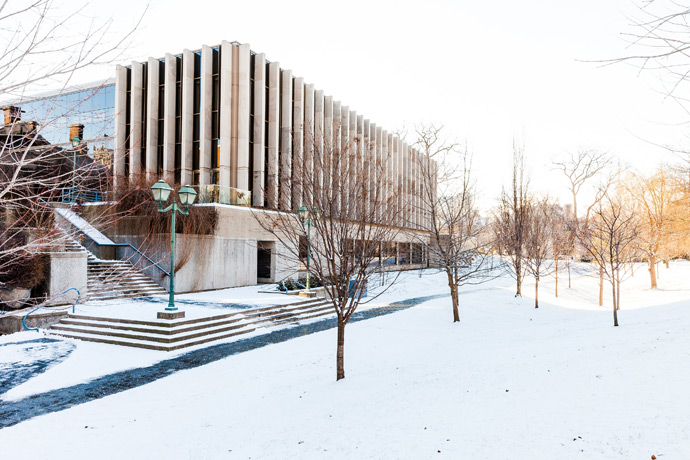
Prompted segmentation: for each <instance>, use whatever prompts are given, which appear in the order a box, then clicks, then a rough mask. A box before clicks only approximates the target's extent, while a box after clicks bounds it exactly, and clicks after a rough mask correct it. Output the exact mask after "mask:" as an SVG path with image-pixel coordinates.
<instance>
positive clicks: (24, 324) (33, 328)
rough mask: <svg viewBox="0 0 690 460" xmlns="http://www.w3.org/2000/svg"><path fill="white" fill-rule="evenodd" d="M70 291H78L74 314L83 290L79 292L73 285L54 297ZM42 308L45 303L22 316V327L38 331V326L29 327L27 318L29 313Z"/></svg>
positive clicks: (73, 305)
mask: <svg viewBox="0 0 690 460" xmlns="http://www.w3.org/2000/svg"><path fill="white" fill-rule="evenodd" d="M69 291H77V300H75V301H74V303H73V304H72V314H74V307H75V305H77V304H78V303H79V301H80V300H81V292H79V289H77V288H73V287H72V288H68V289H65V290H64V291H62V292H61V293H59V294H58V295H56V296H55V297H53V298H56V297H59V296H61V295H62V294H64V293H66V292H69ZM41 308H43V305H42V306H40V307H36V308H34V309H33V310H31V311H30V312H29V313H27V314H26V315H24V317H23V318H22V327H23V328H24V329H25V330H27V331H36V332H38V328H37V327H27V325H26V318H28V317H29V315H30V314H31V313H33V312H35V311H37V310H40V309H41Z"/></svg>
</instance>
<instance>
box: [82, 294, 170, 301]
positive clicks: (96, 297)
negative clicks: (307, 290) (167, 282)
mask: <svg viewBox="0 0 690 460" xmlns="http://www.w3.org/2000/svg"><path fill="white" fill-rule="evenodd" d="M154 295H162V293H158V292H129V293H125V292H116V293H113V294H93V295H90V296H89V300H117V299H135V298H138V297H150V296H154Z"/></svg>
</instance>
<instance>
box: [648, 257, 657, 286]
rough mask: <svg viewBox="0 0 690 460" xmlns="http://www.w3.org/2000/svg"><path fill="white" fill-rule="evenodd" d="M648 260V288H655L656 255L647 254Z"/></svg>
mask: <svg viewBox="0 0 690 460" xmlns="http://www.w3.org/2000/svg"><path fill="white" fill-rule="evenodd" d="M647 258H648V260H649V281H650V283H651V286H650V288H651V289H656V256H655V255H654V254H650V255H648V256H647Z"/></svg>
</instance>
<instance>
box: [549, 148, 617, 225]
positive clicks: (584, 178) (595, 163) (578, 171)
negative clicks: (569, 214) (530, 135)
mask: <svg viewBox="0 0 690 460" xmlns="http://www.w3.org/2000/svg"><path fill="white" fill-rule="evenodd" d="M553 165H554V168H555V169H557V170H559V171H561V172H562V173H563V175H565V177H566V178H567V179H568V188H569V190H570V194H571V195H572V197H573V217H574V219H575V223H576V224H577V223H578V222H579V221H578V215H577V196H578V194H579V193H580V191H581V189H582V186H583V185H584V184H585V183H587V182H588V181H590V180H591V179H593V178H595V177H596V176H598V175H600V174H602V173H603V172H604V171H605V170H606V169H607V168H609V167H610V166H611V158H610V157H609V155H608V154H606V153H604V152H597V151H595V150H579V151H578V152H577V153H571V154H570V155H569V157H568V158H566V159H563V160H561V161H554V162H553ZM599 199H601V198H599ZM596 202H597V200H595V202H594V204H592V206H594V205H595V204H596ZM589 209H591V206H590V208H589ZM589 209H588V212H589Z"/></svg>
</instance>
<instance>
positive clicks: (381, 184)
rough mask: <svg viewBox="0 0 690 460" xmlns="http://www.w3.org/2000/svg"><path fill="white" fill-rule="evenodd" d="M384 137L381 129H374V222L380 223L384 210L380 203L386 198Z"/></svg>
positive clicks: (378, 127)
mask: <svg viewBox="0 0 690 460" xmlns="http://www.w3.org/2000/svg"><path fill="white" fill-rule="evenodd" d="M384 137H385V134H384V133H383V129H382V128H381V127H380V126H377V127H376V158H375V161H376V182H375V187H376V190H377V192H376V196H375V199H376V201H377V202H376V207H377V209H378V211H377V212H376V222H381V210H382V209H383V208H384V206H383V205H382V204H381V202H382V201H383V200H384V198H385V196H386V168H385V164H384V161H385V158H386V157H385V154H384V152H383V145H384V143H383V139H384Z"/></svg>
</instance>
